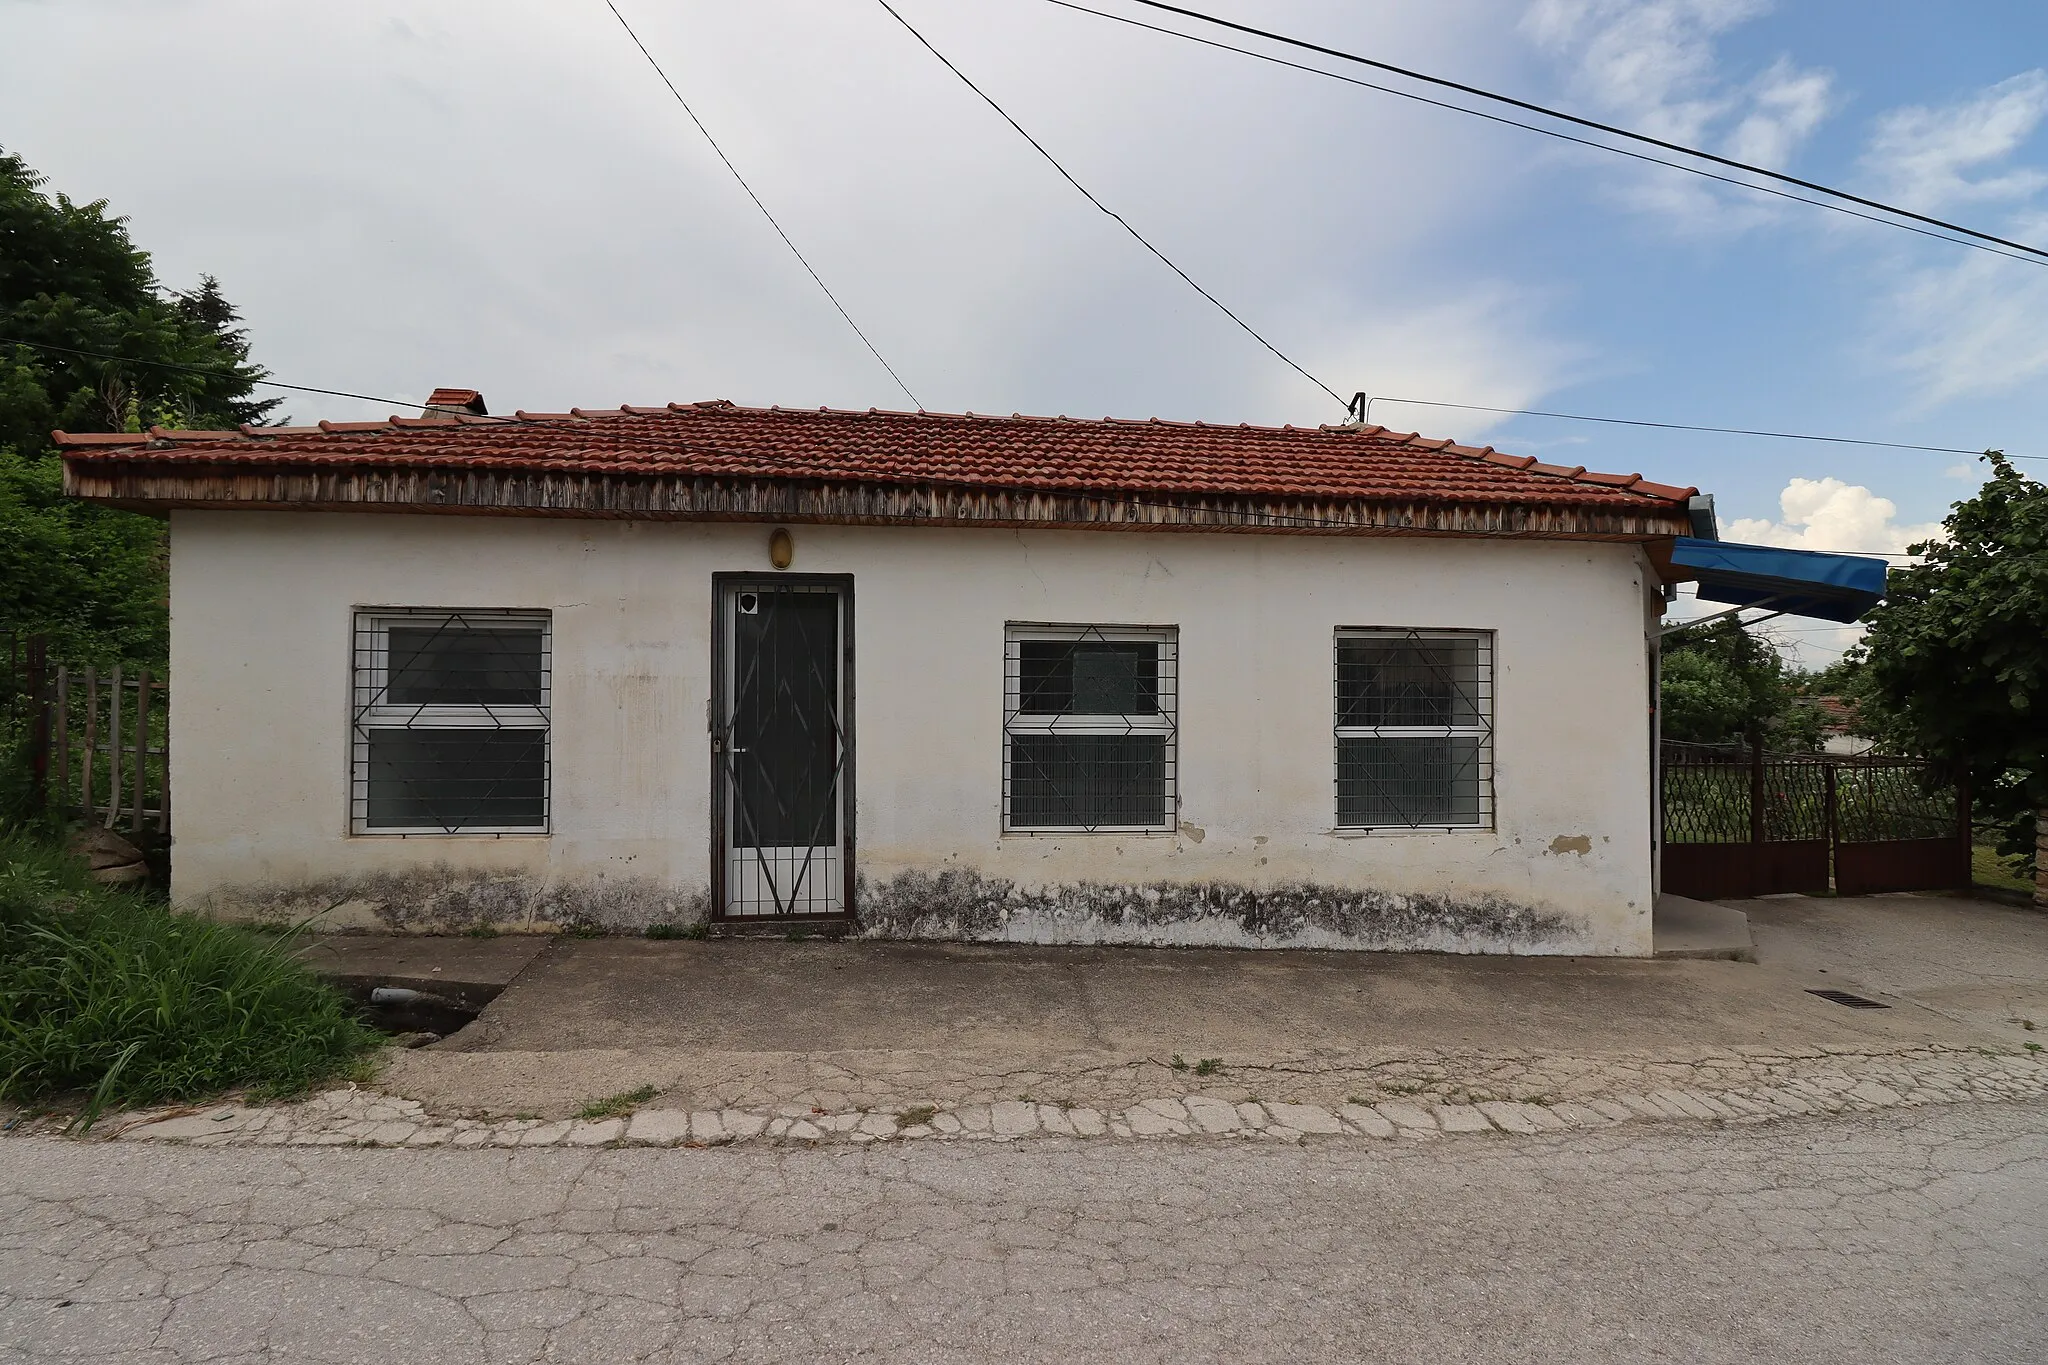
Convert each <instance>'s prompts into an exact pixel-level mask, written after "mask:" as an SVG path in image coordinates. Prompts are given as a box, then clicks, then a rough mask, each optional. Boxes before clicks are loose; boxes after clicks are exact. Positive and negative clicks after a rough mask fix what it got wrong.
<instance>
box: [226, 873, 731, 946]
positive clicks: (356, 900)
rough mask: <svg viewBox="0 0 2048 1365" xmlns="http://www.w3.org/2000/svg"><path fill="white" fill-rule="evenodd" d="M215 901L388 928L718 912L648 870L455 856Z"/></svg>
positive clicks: (606, 922) (549, 923) (243, 909)
mask: <svg viewBox="0 0 2048 1365" xmlns="http://www.w3.org/2000/svg"><path fill="white" fill-rule="evenodd" d="M208 902H209V908H211V909H213V910H214V911H215V912H216V913H220V914H222V915H224V916H227V917H229V918H236V919H257V920H263V921H278V920H289V921H291V922H294V923H296V922H298V921H300V920H303V919H308V918H312V924H311V925H310V926H309V927H311V928H313V929H314V930H316V931H317V930H319V929H320V928H321V927H322V923H321V920H320V919H319V918H313V917H317V916H322V915H332V914H333V913H334V912H337V911H342V912H348V913H347V918H349V919H354V920H358V921H359V920H360V918H361V916H362V914H363V912H365V911H367V912H368V913H369V914H370V915H371V916H374V917H375V919H376V921H377V922H378V923H379V924H380V925H381V926H382V927H385V928H389V929H399V930H406V931H411V932H427V933H433V932H442V933H447V932H459V931H461V930H464V929H474V928H478V927H481V926H484V925H489V926H492V927H494V928H498V929H521V928H529V927H530V928H536V929H546V928H565V929H580V928H588V929H604V930H625V931H631V932H637V931H640V930H644V929H646V928H647V927H648V926H649V925H652V924H674V925H688V924H696V923H700V922H702V921H703V920H704V919H706V918H707V917H708V916H709V915H710V912H711V897H710V893H709V892H708V891H706V890H703V889H701V888H699V889H696V890H686V889H678V888H675V887H669V886H664V885H662V884H661V883H659V882H654V881H650V880H647V879H645V878H639V877H581V878H577V879H574V880H570V881H563V882H548V881H546V880H545V879H543V878H541V877H536V876H534V875H532V874H531V873H525V872H484V871H479V870H476V869H472V868H458V867H454V866H451V865H449V864H446V863H442V864H438V865H435V866H431V867H425V868H414V869H410V870H407V871H377V872H362V873H356V874H353V875H348V876H338V877H327V878H322V879H320V880H317V881H311V882H301V883H297V884H294V885H291V886H272V887H262V886H250V887H240V888H235V889H232V890H227V891H222V892H218V893H216V894H215V895H213V896H211V897H209V898H208Z"/></svg>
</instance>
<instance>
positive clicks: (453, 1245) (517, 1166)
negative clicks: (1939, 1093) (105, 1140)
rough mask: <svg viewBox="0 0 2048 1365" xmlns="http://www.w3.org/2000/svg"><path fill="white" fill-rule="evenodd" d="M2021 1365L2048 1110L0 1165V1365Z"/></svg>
mask: <svg viewBox="0 0 2048 1365" xmlns="http://www.w3.org/2000/svg"><path fill="white" fill-rule="evenodd" d="M1082 1358H1088V1359H1094V1360H1102V1361H1117V1362H1123V1361H1155V1360H1156V1361H1166V1360H1174V1361H1183V1360H1229V1361H1265V1360H1275V1361H1278V1360H1288V1361H1295V1360H1300V1359H1304V1358H1315V1359H1324V1360H1373V1361H1394V1362H1404V1361H1418V1362H1421V1361H1426V1362H1430V1365H1444V1363H1445V1362H1461V1363H1462V1362H1494V1361H1531V1362H1535V1361H1542V1362H1555V1361H1560V1360H1572V1361H1617V1362H1619V1361H1628V1362H1639V1361H1664V1360H1669V1361H1685V1362H1715V1361H1729V1362H1735V1361H1740V1362H1745V1363H1746V1362H1755V1361H1769V1362H1808V1361H1812V1362H1823V1361H1825V1362H1837V1361H1839V1362H1844V1363H1845V1365H1846V1363H1847V1362H1854V1363H1855V1365H1869V1362H1873V1361H1879V1362H1884V1361H1908V1360H1910V1361H1914V1362H1935V1361H1957V1362H1963V1361H1968V1362H1975V1363H1986V1362H2007V1361H2010V1362H2022V1361H2025V1362H2034V1361H2039V1360H2042V1359H2048V1104H2043V1103H2016V1104H2005V1105H1970V1106H1955V1107H1948V1108H1935V1109H1919V1110H1891V1111H1885V1112H1881V1113H1877V1114H1870V1115H1863V1116H1858V1117H1854V1118H1842V1119H1826V1120H1801V1121H1794V1122H1786V1123H1777V1124H1771V1125H1765V1126H1760V1127H1734V1128H1717V1127H1713V1126H1709V1125H1692V1124H1671V1125H1647V1124H1644V1125H1629V1126H1625V1127H1618V1128H1615V1129H1611V1130H1604V1131H1599V1132H1589V1133H1575V1134H1567V1135H1559V1136H1556V1137H1534V1138H1526V1137H1525V1138H1509V1137H1500V1138H1494V1139H1484V1138H1481V1139H1457V1140H1453V1139H1445V1140H1440V1141H1435V1142H1416V1143H1412V1144H1393V1143H1388V1144H1364V1143H1357V1142H1345V1143H1339V1142H1330V1143H1325V1144H1319V1145H1311V1146H1305V1147H1281V1146H1275V1145H1266V1144H1258V1143H1247V1142H1235V1141H1223V1140H1217V1141H1179V1142H1153V1143H1092V1144H1088V1145H1086V1146H1075V1145H1063V1144H1060V1143H1057V1142H1050V1141H1045V1142H1035V1143H1030V1144H1023V1145H1018V1146H1013V1147H1003V1146H996V1145H993V1144H982V1143H977V1144H973V1145H971V1146H968V1145H958V1146H955V1145H947V1144H940V1143H929V1142H928V1143H918V1144H905V1145H901V1146H891V1147H888V1148H866V1149H861V1148H837V1149H830V1150H820V1151H789V1150H776V1149H773V1148H765V1147H740V1148H732V1149H720V1150H711V1151H694V1150H685V1149H678V1150H668V1151H644V1150H643V1151H594V1152H573V1151H562V1150H549V1151H536V1152H527V1153H514V1152H493V1151H474V1152H469V1151H430V1152H421V1151H355V1150H342V1149H314V1150H284V1149H278V1148H216V1149H192V1148H170V1147H160V1146H155V1145H150V1144H139V1143H137V1144H128V1143H121V1144H105V1145H99V1144H91V1145H88V1144H79V1143H66V1142H58V1141H51V1140H44V1139H27V1138H18V1139H11V1140H0V1362H6V1365H16V1363H17V1362H20V1363H21V1365H26V1363H27V1362H31V1361H33V1362H36V1365H46V1363H47V1362H51V1361H57V1360H79V1361H122V1362H131V1361H133V1362H150V1363H151V1365H157V1363H159V1362H161V1363H162V1365H171V1363H172V1362H179V1363H181V1365H182V1363H183V1362H195V1363H196V1362H200V1361H205V1362H209V1365H243V1363H244V1362H256V1361H285V1360H289V1361H322V1362H357V1361H376V1362H426V1361H432V1362H436V1363H437V1365H467V1363H468V1362H487V1361H508V1362H510V1361H518V1362H525V1361H539V1360H546V1361H555V1362H574V1361H606V1362H615V1361H623V1360H661V1361H669V1360H674V1361H685V1360H691V1361H694V1360H747V1361H756V1360H792V1361H806V1362H823V1361H853V1360H877V1361H880V1360H889V1361H924V1360H947V1361H952V1360H961V1361H966V1360H972V1361H1071V1360H1077V1359H1082Z"/></svg>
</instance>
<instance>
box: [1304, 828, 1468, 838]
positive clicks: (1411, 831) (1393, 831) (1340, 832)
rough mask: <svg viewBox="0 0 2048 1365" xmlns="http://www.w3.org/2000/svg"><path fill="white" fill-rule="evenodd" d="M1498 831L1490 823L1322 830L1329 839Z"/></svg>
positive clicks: (1406, 836)
mask: <svg viewBox="0 0 2048 1365" xmlns="http://www.w3.org/2000/svg"><path fill="white" fill-rule="evenodd" d="M1499 832H1500V831H1498V830H1496V829H1495V828H1494V827H1493V826H1492V825H1375V826H1373V827H1371V828H1369V829H1358V828H1342V827H1340V828H1337V829H1326V830H1324V831H1323V835H1324V837H1325V838H1330V839H1412V838H1415V837H1416V836H1418V835H1422V836H1440V835H1459V834H1463V835H1483V836H1485V837H1486V838H1489V839H1491V838H1493V837H1495V836H1496V835H1497V834H1499Z"/></svg>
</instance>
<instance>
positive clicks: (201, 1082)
mask: <svg viewBox="0 0 2048 1365" xmlns="http://www.w3.org/2000/svg"><path fill="white" fill-rule="evenodd" d="M295 937H296V936H295V935H282V936H278V935H260V934H255V933H251V932H250V931H249V930H247V929H243V928H240V927H238V926H235V925H230V924H223V923H219V922H216V921H213V920H208V919H201V918H198V917H196V916H192V915H184V914H177V913H174V912H172V911H170V910H168V909H166V908H164V907H163V906H162V905H160V904H158V903H156V902H154V901H152V900H150V899H148V898H146V897H144V896H142V895H137V894H134V893H128V892H114V891H109V890H107V889H105V888H102V887H100V886H99V885H98V884H97V883H95V882H94V881H93V880H92V878H91V876H90V874H88V873H87V872H86V870H85V868H84V867H83V866H81V865H80V864H79V863H78V862H77V861H76V860H74V859H73V858H71V857H70V856H69V855H67V854H65V853H63V852H62V851H60V850H58V849H56V848H53V847H51V846H49V845H47V844H44V843H41V842H39V841H37V840H34V839H31V838H29V837H27V836H25V835H21V834H0V1099H4V1100H11V1101H17V1102H22V1101H37V1100H44V1099H50V1098H54V1097H61V1096H65V1095H73V1094H79V1095H85V1096H87V1097H89V1099H88V1103H87V1106H86V1110H85V1114H84V1115H83V1119H84V1122H85V1123H86V1124H88V1125H89V1124H90V1122H91V1119H92V1117H93V1116H94V1115H96V1114H97V1113H98V1112H99V1109H100V1108H101V1107H102V1106H104V1105H108V1104H114V1105H131V1104H160V1103H166V1102H173V1101H181V1100H195V1099H200V1098H204V1097H206V1096H209V1095H216V1094H219V1093H220V1092H221V1091H223V1090H228V1089H232V1088H236V1087H248V1088H249V1089H250V1090H251V1091H252V1092H253V1093H254V1094H256V1095H258V1096H259V1097H275V1096H280V1095H287V1094H293V1093H297V1092H299V1091H302V1090H305V1089H307V1088H309V1087H311V1086H313V1085H316V1084H318V1083H319V1082H321V1081H324V1080H328V1079H330V1078H332V1077H335V1076H339V1075H344V1074H348V1073H351V1072H352V1071H355V1070H357V1069H358V1068H359V1064H360V1062H361V1060H362V1059H363V1058H364V1057H365V1056H366V1055H367V1054H368V1053H370V1052H371V1051H372V1050H374V1049H375V1048H376V1047H377V1046H378V1045H379V1043H380V1042H381V1039H380V1037H379V1035H378V1034H377V1033H376V1032H375V1031H374V1030H372V1029H370V1028H369V1027H367V1026H366V1025H364V1024H363V1023H361V1022H360V1021H359V1020H358V1019H357V1018H356V1016H355V1014H354V1012H353V1010H352V1009H351V1008H350V1006H349V1003H348V1001H347V1000H346V999H344V998H343V997H342V996H341V995H340V994H339V993H338V992H336V991H335V990H333V989H332V988H330V987H329V986H327V985H326V984H325V983H324V982H322V981H321V980H320V979H319V978H318V977H316V976H314V975H313V974H312V973H311V972H310V971H308V970H306V968H305V967H304V966H302V965H301V964H300V963H299V962H298V961H297V960H295V959H294V958H293V956H292V948H293V944H294V941H295Z"/></svg>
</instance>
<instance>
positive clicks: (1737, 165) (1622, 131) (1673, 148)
mask: <svg viewBox="0 0 2048 1365" xmlns="http://www.w3.org/2000/svg"><path fill="white" fill-rule="evenodd" d="M1055 3H1057V0H1055ZM1132 3H1134V4H1139V5H1144V6H1145V7H1147V8H1148V9H1156V10H1164V11H1166V12H1167V13H1169V14H1178V15H1180V16H1182V17H1183V18H1187V19H1193V20H1196V21H1197V22H1200V23H1204V24H1213V25H1215V26H1216V27H1218V28H1227V29H1232V30H1234V31H1236V32H1238V33H1248V34H1250V35H1251V36H1253V37H1255V38H1264V39H1266V40H1268V41H1269V42H1275V43H1283V44H1285V45H1287V46H1289V47H1297V48H1301V49H1302V50H1304V51H1307V52H1316V53H1320V54H1322V55H1323V56H1325V57H1335V58H1337V59H1338V60H1340V61H1346V62H1355V63H1357V64H1358V65H1360V66H1369V67H1372V68H1374V69H1375V70H1378V71H1390V72H1392V73H1394V74H1395V75H1397V76H1405V77H1407V78H1408V79H1410V80H1416V81H1422V82H1425V83H1426V84H1429V85H1435V86H1441V87H1442V88H1444V89H1446V90H1456V91H1458V92H1460V93H1461V94H1466V95H1475V96H1477V97H1479V98H1480V99H1485V100H1492V101H1494V102H1495V103H1497V104H1505V105H1509V106H1510V107H1512V108H1516V109H1521V110H1525V111H1527V112H1529V113H1532V114H1541V115H1543V116H1544V117H1545V118H1554V119H1557V120H1559V121H1561V122H1564V123H1570V124H1575V125H1577V126H1578V127H1581V128H1591V129H1593V130H1594V131H1596V132H1602V133H1608V134H1611V135H1613V136H1615V137H1625V138H1628V139H1629V140H1630V141H1632V142H1640V143H1644V144H1646V145H1648V146H1652V147H1661V148H1662V149H1664V150H1665V151H1667V152H1677V153H1679V154H1681V155H1683V156H1690V157H1697V158H1698V159H1700V160H1702V161H1710V162H1712V163H1713V164H1715V165H1717V166H1726V167H1729V168H1730V169H1732V170H1738V171H1744V172H1747V173H1748V174H1751V175H1761V176H1764V177H1766V178H1767V179H1771V180H1776V181H1779V182H1780V183H1782V184H1787V185H1797V186H1799V187H1800V188H1801V189H1806V190H1813V191H1816V192H1817V193H1820V194H1825V195H1828V196H1829V197H1831V198H1835V199H1843V200H1847V201H1848V202H1849V203H1852V204H1861V205H1862V206H1863V207H1865V208H1869V209H1876V210H1878V211H1879V212H1881V213H1889V214H1894V215H1896V216H1898V217H1901V218H1910V219H1912V220H1913V221H1914V222H1916V223H1926V224H1928V225H1929V226H1931V227H1938V228H1942V229H1945V230H1946V231H1949V232H1960V233H1962V234H1963V235H1964V236H1966V237H1974V238H1976V239H1977V240H1978V241H1981V242H1993V243H1996V244H1997V245H1999V246H2008V247H2011V248H2013V249H2014V250H2016V251H2022V252H2025V253H2026V254H2027V255H2028V256H2029V257H2039V258H2040V263H2043V264H2048V250H2043V249H2042V248H2040V247H2036V246H2028V245H2027V244H2026V243H2025V242H2015V241H2012V240H2010V239H2008V238H2005V237H1994V236H1992V235H1991V234H1990V233H1988V232H1979V231H1977V229H1975V228H1969V227H1964V226H1963V225H1962V224H1960V223H1951V222H1949V221H1947V220H1946V219H1942V218H1933V217H1930V216H1928V215H1927V214H1924V213H1915V212H1914V211H1913V210H1911V209H1902V208H1900V207H1898V206H1897V205H1895V204H1887V203H1885V202H1883V201H1882V200H1878V199H1866V198H1864V197H1863V196H1862V195H1857V194H1851V193H1849V192H1848V191H1847V190H1838V189H1835V188H1833V187H1832V186H1829V185H1823V184H1821V183H1819V182H1818V181H1814V180H1802V179H1800V178H1799V177H1798V176H1796V175H1787V174H1785V173H1784V172H1783V171H1773V170H1768V169H1766V168H1764V167H1762V166H1754V165H1751V164H1750V163H1749V162H1746V161H1737V160H1735V159H1734V158H1733V157H1726V156H1720V155H1717V154H1716V153H1713V152H1708V151H1702V150H1701V149H1699V148H1697V147H1688V146H1686V145H1685V144H1684V143H1682V142H1667V141H1665V140H1664V139H1663V138H1658V137H1651V136H1650V135H1649V134H1648V133H1638V132H1634V131H1632V130H1630V129H1627V128H1622V127H1617V126H1616V125H1614V124H1612V123H1602V122H1600V121H1599V120H1598V119H1590V118H1583V117H1581V116H1580V115H1577V114H1567V113H1565V112H1564V111H1563V110H1561V109H1551V108H1548V107H1546V106H1544V105H1541V104H1533V103H1531V102H1530V101H1528V100H1523V99H1516V98H1515V97H1514V96H1512V95H1502V94H1499V93H1497V92H1495V91H1492V90H1487V89H1484V88H1482V87H1480V86H1476V85H1466V84H1465V83H1463V82H1462V81H1454V80H1449V79H1446V78H1445V77H1442V76H1431V75H1427V74H1425V73H1424V72H1421V71H1413V70H1410V69H1409V68H1407V67H1405V66H1395V65H1394V64H1393V63H1391V62H1383V61H1379V60H1376V59H1375V58H1372V57H1363V56H1360V55H1359V54H1357V53H1355V52H1345V51H1343V50H1342V49H1340V48H1334V47H1325V46H1323V45H1322V44H1320V43H1311V42H1308V41H1306V40H1305V39H1301V38H1290V37H1288V36H1287V35H1286V34H1284V33H1275V32H1273V31H1272V30H1270V29H1263V28H1253V27H1252V26H1251V25H1249V24H1240V23H1237V22H1235V21H1233V20H1229V19H1222V18H1218V17H1217V16H1216V15H1213V14H1204V13H1203V12H1202V11H1200V10H1194V9H1186V8H1184V7H1182V6H1180V5H1170V4H1167V3H1165V0H1132ZM1593 145H1594V146H1599V145H1600V144H1598V143H1595V144H1593ZM1966 245H1967V244H1966ZM2001 254H2004V253H2001Z"/></svg>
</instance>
